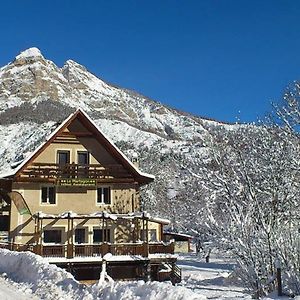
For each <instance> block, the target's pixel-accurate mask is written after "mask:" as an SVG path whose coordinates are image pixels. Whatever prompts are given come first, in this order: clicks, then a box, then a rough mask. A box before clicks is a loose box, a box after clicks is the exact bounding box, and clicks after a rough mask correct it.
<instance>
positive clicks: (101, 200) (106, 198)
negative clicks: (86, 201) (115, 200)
mask: <svg viewBox="0 0 300 300" xmlns="http://www.w3.org/2000/svg"><path fill="white" fill-rule="evenodd" d="M97 204H98V205H110V204H111V190H110V187H98V188H97Z"/></svg>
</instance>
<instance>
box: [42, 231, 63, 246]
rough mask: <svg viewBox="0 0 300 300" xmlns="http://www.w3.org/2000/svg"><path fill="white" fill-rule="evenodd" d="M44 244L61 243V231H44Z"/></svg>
mask: <svg viewBox="0 0 300 300" xmlns="http://www.w3.org/2000/svg"><path fill="white" fill-rule="evenodd" d="M44 243H55V244H60V243H61V230H57V229H55V230H44Z"/></svg>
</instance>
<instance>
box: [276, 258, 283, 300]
mask: <svg viewBox="0 0 300 300" xmlns="http://www.w3.org/2000/svg"><path fill="white" fill-rule="evenodd" d="M275 267H276V280H277V290H278V296H282V278H281V266H280V261H279V260H278V259H277V260H276V261H275Z"/></svg>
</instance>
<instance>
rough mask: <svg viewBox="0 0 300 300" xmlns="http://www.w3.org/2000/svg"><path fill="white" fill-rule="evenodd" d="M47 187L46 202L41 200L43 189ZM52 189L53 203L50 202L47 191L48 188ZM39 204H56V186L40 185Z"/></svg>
mask: <svg viewBox="0 0 300 300" xmlns="http://www.w3.org/2000/svg"><path fill="white" fill-rule="evenodd" d="M45 188H46V189H47V201H46V202H44V201H43V189H45ZM50 188H51V189H53V190H54V193H53V195H54V203H50V198H49V195H50V193H49V189H50ZM40 204H41V205H51V206H54V205H55V206H56V205H57V193H56V186H54V185H41V187H40Z"/></svg>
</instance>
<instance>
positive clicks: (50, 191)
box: [41, 186, 56, 204]
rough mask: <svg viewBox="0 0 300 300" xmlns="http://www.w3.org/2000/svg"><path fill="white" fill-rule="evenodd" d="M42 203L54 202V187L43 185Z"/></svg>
mask: <svg viewBox="0 0 300 300" xmlns="http://www.w3.org/2000/svg"><path fill="white" fill-rule="evenodd" d="M41 202H42V204H56V199H55V187H54V186H43V187H42V199H41Z"/></svg>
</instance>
